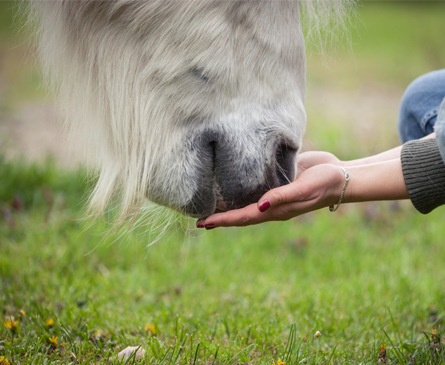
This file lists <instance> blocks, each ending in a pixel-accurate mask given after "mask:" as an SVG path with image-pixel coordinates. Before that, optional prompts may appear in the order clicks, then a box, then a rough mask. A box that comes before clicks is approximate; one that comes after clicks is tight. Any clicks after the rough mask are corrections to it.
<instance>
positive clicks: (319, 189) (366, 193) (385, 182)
mask: <svg viewBox="0 0 445 365" xmlns="http://www.w3.org/2000/svg"><path fill="white" fill-rule="evenodd" d="M347 171H348V173H349V176H350V181H349V184H348V186H347V189H346V191H345V195H344V199H343V202H345V203H351V202H362V201H369V200H395V199H406V198H408V193H407V190H406V186H405V183H404V179H403V172H402V166H401V162H400V158H399V159H392V160H388V161H383V162H378V163H374V164H369V165H359V166H353V167H350V168H348V170H347ZM344 182H345V175H344V173H343V172H342V170H341V169H340V168H339V166H337V165H334V164H320V165H316V166H313V167H311V168H310V169H307V170H306V171H303V172H302V173H301V175H300V176H299V177H298V178H297V179H296V180H295V181H294V182H292V183H291V184H288V185H285V186H282V187H279V188H276V189H272V190H270V191H268V192H267V193H266V194H265V195H264V196H263V197H262V198H261V199H260V200H259V201H258V203H256V204H251V205H249V206H247V207H245V208H242V209H237V210H232V211H228V212H225V213H218V214H214V215H212V216H210V217H208V218H207V219H205V220H199V221H198V223H197V226H198V227H199V226H205V228H207V229H211V228H214V227H228V226H247V225H252V224H258V223H263V222H267V221H272V220H280V221H282V220H288V219H290V218H293V217H296V216H298V215H301V214H304V213H307V212H310V211H313V210H317V209H321V208H324V207H328V206H330V205H335V204H337V202H338V199H339V196H340V193H341V191H342V188H343V185H344ZM266 202H268V203H266ZM268 204H269V207H268V208H267V209H264V207H267V205H268ZM260 207H263V209H261V210H263V212H261V210H260Z"/></svg>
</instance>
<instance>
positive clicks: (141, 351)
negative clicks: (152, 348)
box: [117, 346, 145, 360]
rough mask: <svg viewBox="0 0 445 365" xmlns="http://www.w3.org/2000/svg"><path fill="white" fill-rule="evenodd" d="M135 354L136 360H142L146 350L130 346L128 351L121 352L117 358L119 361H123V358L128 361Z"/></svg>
mask: <svg viewBox="0 0 445 365" xmlns="http://www.w3.org/2000/svg"><path fill="white" fill-rule="evenodd" d="M134 352H136V355H135V356H134V357H133V358H134V359H135V360H140V359H142V358H143V357H144V355H145V350H144V349H143V348H142V347H141V346H128V347H127V348H126V349H123V350H122V351H121V352H119V354H118V355H117V356H118V357H119V360H122V358H125V360H127V359H128V358H129V357H130V356H131V355H133V353H134Z"/></svg>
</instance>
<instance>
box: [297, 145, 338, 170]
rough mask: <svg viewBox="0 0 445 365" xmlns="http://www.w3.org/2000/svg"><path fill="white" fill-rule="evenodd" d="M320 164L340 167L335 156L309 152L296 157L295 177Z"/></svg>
mask: <svg viewBox="0 0 445 365" xmlns="http://www.w3.org/2000/svg"><path fill="white" fill-rule="evenodd" d="M321 164H332V165H337V166H338V165H340V166H341V164H342V161H340V160H339V159H338V158H337V157H336V156H334V155H333V154H332V153H329V152H322V151H309V152H303V153H301V154H300V155H299V156H298V161H297V176H299V175H300V174H301V173H302V172H303V171H305V170H307V169H309V168H311V167H313V166H316V165H321Z"/></svg>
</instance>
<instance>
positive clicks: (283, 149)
mask: <svg viewBox="0 0 445 365" xmlns="http://www.w3.org/2000/svg"><path fill="white" fill-rule="evenodd" d="M296 155H297V149H296V148H293V147H291V146H289V145H288V144H286V143H284V142H282V143H280V144H279V145H278V147H277V150H276V152H275V158H276V163H277V164H276V174H277V178H278V183H279V185H280V186H283V185H286V184H289V183H291V182H292V181H293V179H294V178H295V157H296Z"/></svg>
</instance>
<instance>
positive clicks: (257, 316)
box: [0, 163, 445, 364]
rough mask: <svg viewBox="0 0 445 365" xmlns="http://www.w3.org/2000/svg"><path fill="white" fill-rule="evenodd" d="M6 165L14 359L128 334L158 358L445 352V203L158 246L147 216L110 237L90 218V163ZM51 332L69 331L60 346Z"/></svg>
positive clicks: (348, 212) (120, 339) (316, 218)
mask: <svg viewBox="0 0 445 365" xmlns="http://www.w3.org/2000/svg"><path fill="white" fill-rule="evenodd" d="M0 172H1V174H2V176H7V178H6V179H4V180H3V185H2V187H1V190H0V194H1V195H0V199H1V201H3V203H2V212H3V215H4V216H6V217H7V219H2V221H1V223H0V237H1V238H0V277H1V280H0V293H1V294H0V303H1V304H0V306H1V308H3V320H2V321H6V320H7V318H8V317H9V316H14V317H15V318H16V319H17V321H18V322H19V323H20V324H19V327H18V330H17V331H15V332H14V331H11V330H9V329H7V328H6V327H5V326H2V327H1V329H0V338H1V340H0V341H1V343H0V346H3V348H4V349H3V350H2V352H1V355H3V356H6V357H7V358H8V359H10V360H13V361H14V362H18V361H20V362H21V364H40V363H41V364H43V363H45V362H44V361H47V360H48V359H50V358H52V359H53V360H52V362H51V363H54V364H56V363H61V362H63V361H64V360H67V361H68V362H69V361H72V360H70V356H71V358H72V359H74V358H76V359H78V361H80V362H81V363H89V360H90V359H96V358H97V359H100V358H107V357H108V356H111V354H115V353H116V352H117V351H118V350H120V349H122V348H124V347H126V346H128V345H132V346H138V345H142V346H143V347H144V348H145V349H146V350H147V359H146V362H147V363H174V362H175V361H174V359H175V358H176V356H178V357H177V361H176V363H191V362H193V359H194V356H195V353H196V351H197V346H198V344H200V347H199V351H200V352H199V355H198V359H199V363H203V362H204V363H211V362H213V360H214V359H215V355H216V348H219V351H218V355H217V357H216V363H218V364H219V363H234V362H239V361H242V362H249V361H250V362H252V363H264V364H271V363H272V361H273V360H279V359H280V360H283V359H285V358H286V357H291V358H292V359H291V360H289V361H288V363H298V362H299V361H300V360H302V359H303V358H306V359H307V360H308V363H311V364H323V363H327V361H328V360H329V359H330V358H331V355H332V360H331V361H334V363H344V362H345V361H346V360H349V361H351V362H352V363H357V364H358V363H366V362H373V361H375V360H376V359H377V354H378V349H379V347H380V345H381V344H382V343H387V344H388V346H387V349H388V356H389V358H391V359H392V362H393V363H396V358H397V357H396V350H395V348H400V350H399V351H400V352H401V355H399V356H402V357H403V358H404V359H405V361H406V363H408V359H409V355H410V354H413V353H416V356H417V359H418V361H419V362H418V363H423V362H422V360H420V359H421V358H422V357H425V358H428V360H432V361H433V363H441V361H442V359H443V356H444V355H445V354H443V353H442V352H440V353H439V354H438V355H436V356H435V357H433V356H432V355H431V352H430V349H429V343H428V341H426V339H425V336H424V335H423V331H425V332H430V331H431V330H432V328H433V325H434V323H433V322H432V321H431V319H430V309H429V307H430V306H431V305H433V306H435V307H436V310H437V311H438V313H439V316H438V317H437V318H439V317H440V315H441V314H442V313H444V310H445V308H444V307H443V303H444V302H445V292H444V288H443V283H444V280H445V273H444V272H443V270H442V266H443V258H444V257H445V246H444V245H443V239H442V237H443V236H444V235H445V228H444V227H443V224H442V219H441V211H440V210H439V211H437V212H434V213H432V214H430V215H429V216H428V218H425V217H424V216H421V215H419V214H417V213H415V212H413V210H412V208H410V207H407V206H404V205H402V206H400V207H394V206H392V205H388V204H379V205H377V206H375V207H374V208H378V209H379V212H378V214H376V215H373V214H371V213H370V209H369V208H368V209H364V208H363V207H362V206H357V207H353V208H350V209H344V211H343V213H340V214H330V213H329V212H328V210H326V211H324V210H323V211H320V212H317V213H314V214H310V215H306V216H304V217H301V218H299V219H295V220H293V221H290V222H287V223H269V224H265V225H263V226H262V227H251V228H246V229H225V230H214V231H209V232H205V233H195V232H188V233H187V232H186V231H185V232H184V230H183V229H182V228H181V227H180V226H177V225H174V226H172V227H171V228H170V229H169V230H168V232H167V233H166V235H165V236H163V238H161V240H160V242H158V243H156V244H154V245H152V246H150V247H149V248H147V247H146V245H147V244H148V243H149V241H148V238H147V235H146V234H144V230H143V229H136V230H135V231H134V232H132V233H130V234H127V235H126V236H125V237H124V238H119V237H117V236H113V235H111V236H109V237H103V235H102V234H101V233H103V231H104V229H105V228H106V227H105V226H104V225H103V223H102V222H99V223H97V224H96V225H94V226H93V227H92V228H88V229H86V228H85V227H84V224H83V223H82V220H81V218H82V216H83V215H82V209H81V206H82V205H81V204H80V201H81V200H82V199H83V197H84V190H83V188H80V187H81V186H82V182H84V183H85V181H87V179H86V178H85V177H84V176H83V175H82V174H80V173H67V172H59V171H57V172H56V170H55V169H54V167H51V166H50V165H49V166H48V167H39V168H36V167H35V166H23V165H19V166H18V167H17V166H14V164H11V163H3V164H2V165H1V171H0ZM23 179H26V181H30V184H29V186H25V185H23V184H22V185H20V181H22V180H23ZM79 186H80V187H79ZM17 197H21V199H18V198H17ZM14 198H15V202H16V203H15V204H14V203H13V201H14ZM18 200H20V201H21V202H22V206H21V207H18V208H16V209H14V208H13V206H14V205H15V206H16V207H17V201H18ZM8 216H9V217H8ZM20 309H23V310H24V311H25V312H26V317H25V318H23V319H20V318H21V316H20V312H19V310H20ZM49 318H52V319H53V320H54V321H55V324H54V326H53V327H49V326H48V325H47V324H46V323H45V321H46V320H47V319H49ZM146 323H152V324H153V325H154V326H155V328H156V335H152V334H151V333H147V332H146V331H144V327H145V325H146ZM293 324H294V326H295V327H294V330H295V338H294V341H295V347H294V351H293V352H292V353H291V354H290V353H287V354H286V353H285V349H286V346H288V344H287V340H288V336H289V333H290V330H291V326H292V325H293ZM436 328H437V329H438V330H439V331H440V329H441V326H440V319H439V321H438V322H437V323H436ZM383 330H385V331H386V333H387V334H388V336H389V338H390V339H391V341H392V342H393V343H394V346H395V347H393V346H392V345H390V342H389V339H388V338H386V335H385V333H384V332H383ZM96 331H101V332H102V333H103V335H102V336H97V334H96V335H95V333H96ZM316 331H320V332H321V333H322V336H321V337H320V338H318V339H315V338H314V334H315V332H316ZM52 336H56V337H58V339H59V344H60V343H63V344H64V346H63V347H59V348H58V349H57V350H55V351H54V349H52V348H51V346H50V344H49V338H50V337H52ZM96 337H97V338H96ZM184 341H185V342H184ZM183 342H184V345H183V349H182V351H181V352H179V347H180V346H181V345H182V343H183ZM252 345H253V346H252ZM336 346H337V347H336ZM403 346H405V347H403ZM335 347H336V351H335V353H333V350H334V348H335ZM170 348H171V350H170V352H169V353H168V354H167V355H166V352H167V351H168V349H170ZM297 348H298V349H299V350H298V351H297ZM246 349H247V350H246ZM243 351H244V352H243ZM247 351H250V352H249V354H248V355H245V352H247ZM416 351H417V352H416ZM288 352H289V351H288ZM71 353H73V354H74V356H73V355H71ZM165 355H166V356H165ZM235 356H238V357H235ZM240 358H242V359H240ZM247 358H248V359H249V360H248V359H247ZM162 359H163V360H162ZM435 359H436V360H438V361H439V362H434V361H435ZM425 361H426V360H425ZM104 363H105V362H104Z"/></svg>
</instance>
